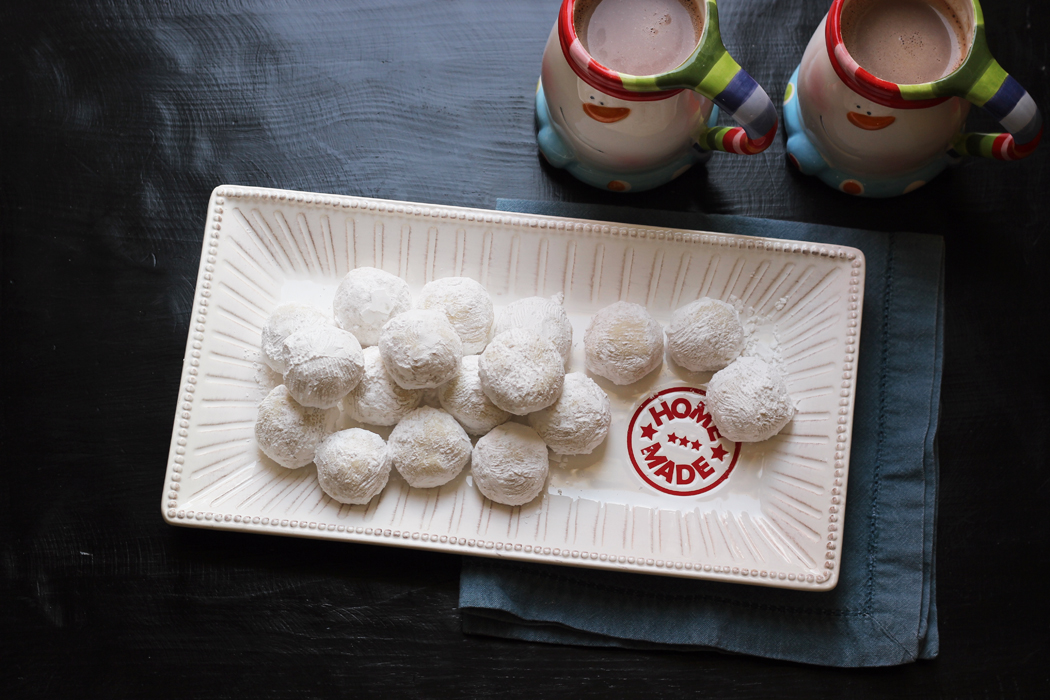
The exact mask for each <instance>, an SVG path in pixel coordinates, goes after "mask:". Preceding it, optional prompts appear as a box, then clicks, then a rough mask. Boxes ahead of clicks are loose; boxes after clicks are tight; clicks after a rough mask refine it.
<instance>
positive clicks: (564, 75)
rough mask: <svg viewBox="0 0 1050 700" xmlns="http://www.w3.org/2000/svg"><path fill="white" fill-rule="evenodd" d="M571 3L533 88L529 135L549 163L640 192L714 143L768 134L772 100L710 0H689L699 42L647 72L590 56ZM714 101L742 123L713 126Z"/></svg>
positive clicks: (754, 142)
mask: <svg viewBox="0 0 1050 700" xmlns="http://www.w3.org/2000/svg"><path fill="white" fill-rule="evenodd" d="M576 1H577V0H563V2H562V5H561V11H560V12H559V14H558V19H557V21H556V22H555V24H554V28H553V29H552V30H551V34H550V38H549V39H548V40H547V47H546V49H545V50H544V52H543V67H542V72H541V76H540V81H539V83H538V85H537V89H536V120H537V126H538V134H537V141H538V142H539V147H540V151H541V152H542V153H543V155H544V157H545V158H546V159H547V160H548V161H549V162H550V163H551V164H552V165H554V166H555V167H558V168H565V169H566V170H568V171H569V172H570V173H571V174H572V175H574V176H575V177H576V178H577V179H579V180H582V181H583V182H586V183H587V184H589V185H593V186H595V187H599V188H602V189H607V190H612V191H615V192H624V191H628V190H631V191H640V190H647V189H650V188H653V187H656V186H658V185H662V184H664V183H665V182H669V181H670V180H673V179H674V178H676V177H678V176H679V175H681V174H682V173H684V172H685V171H686V170H688V169H689V168H690V167H691V166H692V165H694V164H696V163H699V162H703V161H705V160H707V158H709V157H710V154H711V152H712V151H725V152H729V153H739V154H743V155H753V154H755V153H761V152H762V151H764V150H765V149H766V148H767V147H768V146H769V144H770V143H772V142H773V136H774V135H775V134H776V131H777V112H776V108H775V107H774V106H773V103H772V101H771V100H770V99H769V97H768V96H767V95H766V92H765V91H764V90H763V89H762V88H761V87H760V86H759V85H758V83H756V82H755V81H754V79H752V78H751V76H750V75H748V74H747V73H746V72H745V71H743V70H742V69H741V68H740V66H739V65H738V64H737V62H736V61H734V60H733V58H732V57H731V56H730V55H729V53H728V52H727V51H726V49H725V47H724V46H723V45H722V37H721V34H720V33H719V29H718V10H717V8H716V6H715V0H706V2H705V0H689V1H690V2H696V3H697V9H698V10H699V11H700V13H701V16H702V18H703V31H702V34H701V37H700V41H699V44H698V45H697V47H696V49H695V50H694V51H693V53H692V55H691V56H690V57H689V58H688V59H686V61H685V62H684V63H682V64H681V65H680V66H678V67H677V68H674V69H673V70H670V71H667V72H665V73H660V74H658V75H648V76H636V75H627V74H624V73H618V72H616V71H614V70H611V69H609V68H607V67H606V66H603V65H602V64H600V63H599V62H598V61H596V60H595V59H594V58H593V57H591V55H590V54H589V53H588V52H587V50H586V49H585V48H584V47H583V44H582V42H581V41H580V39H579V38H578V37H577V36H576V28H575V26H574V25H573V12H574V9H575V5H576ZM716 105H717V107H716ZM718 107H720V108H721V109H722V110H724V111H726V112H727V113H728V114H729V115H730V116H731V117H732V118H733V119H734V120H735V121H736V123H737V124H739V125H740V126H737V127H732V128H729V127H717V126H714V124H715V122H716V121H717V118H718V111H719V110H718Z"/></svg>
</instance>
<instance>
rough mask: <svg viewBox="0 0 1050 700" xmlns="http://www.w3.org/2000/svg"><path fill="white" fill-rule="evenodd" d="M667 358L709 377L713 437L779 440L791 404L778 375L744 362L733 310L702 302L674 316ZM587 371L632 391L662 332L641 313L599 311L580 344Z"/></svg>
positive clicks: (619, 306)
mask: <svg viewBox="0 0 1050 700" xmlns="http://www.w3.org/2000/svg"><path fill="white" fill-rule="evenodd" d="M666 336H667V352H668V354H670V356H671V358H672V359H673V360H674V361H675V363H677V364H678V365H680V366H681V367H683V368H685V369H687V370H690V371H693V372H714V375H713V376H712V377H711V379H710V381H709V382H708V383H707V392H706V394H707V395H706V398H705V400H704V402H705V404H706V405H707V408H708V410H709V411H710V412H711V418H712V419H713V420H714V423H715V426H716V427H717V428H718V430H719V432H720V433H721V434H722V435H723V436H725V437H727V438H729V439H730V440H733V441H735V442H761V441H763V440H768V439H769V438H771V437H773V436H774V435H776V434H777V433H779V432H780V431H781V430H782V429H783V428H784V426H785V425H787V424H788V422H789V421H790V420H791V418H792V417H794V415H795V404H794V401H793V400H792V398H791V396H790V395H789V393H788V388H787V383H786V381H785V378H784V375H783V373H782V372H781V371H780V370H779V369H778V367H777V366H776V365H774V364H772V363H770V362H767V361H766V360H764V359H761V358H759V357H756V356H747V355H744V354H743V353H744V352H745V346H746V341H747V332H746V331H745V328H744V324H743V323H742V322H741V319H740V313H739V311H737V309H736V308H734V307H733V306H731V305H729V304H727V303H725V302H723V301H719V300H717V299H711V298H709V297H703V298H701V299H698V300H696V301H694V302H692V303H690V304H686V305H685V306H683V307H681V308H679V309H677V310H676V311H675V312H674V314H673V315H672V316H671V323H670V325H669V326H668V328H667V333H666ZM584 346H585V349H586V361H587V369H588V370H590V371H591V372H592V373H593V374H597V375H599V376H601V377H605V378H606V379H608V380H609V381H611V382H613V383H614V384H619V385H627V384H633V383H635V382H637V381H639V380H641V379H642V378H643V377H645V376H646V375H648V374H649V373H650V372H652V371H654V370H655V369H656V368H658V367H659V366H660V364H661V362H662V361H663V354H664V330H663V329H662V328H661V327H660V324H659V323H658V322H657V321H656V320H655V319H654V318H653V317H652V316H651V315H650V314H649V312H648V311H647V310H646V309H645V307H644V306H641V305H639V304H631V303H629V302H623V301H621V302H617V303H615V304H613V305H611V306H607V307H605V308H604V309H602V310H601V311H599V312H598V313H597V314H596V315H595V316H594V318H593V319H592V320H591V325H590V327H589V328H588V329H587V334H586V336H585V337H584Z"/></svg>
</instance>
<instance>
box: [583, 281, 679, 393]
mask: <svg viewBox="0 0 1050 700" xmlns="http://www.w3.org/2000/svg"><path fill="white" fill-rule="evenodd" d="M583 345H584V351H585V358H586V366H587V369H588V371H590V372H593V373H594V374H597V375H598V376H599V377H605V378H606V379H608V380H609V381H611V382H613V383H614V384H619V385H621V386H623V385H626V384H634V383H635V382H637V381H638V380H640V379H641V378H642V377H644V376H645V375H647V374H649V373H650V372H652V371H653V370H654V369H656V368H657V367H659V366H660V363H661V362H662V361H663V354H664V332H663V329H662V328H661V327H660V324H659V323H657V322H656V320H655V319H654V318H653V317H652V316H650V315H649V312H648V311H646V310H645V307H644V306H640V305H639V304H632V303H630V302H626V301H618V302H616V303H615V304H612V305H611V306H606V307H605V308H604V309H602V310H601V311H599V312H598V313H596V314H595V315H594V318H592V319H591V325H590V326H589V327H588V328H587V332H586V333H585V334H584V336H583Z"/></svg>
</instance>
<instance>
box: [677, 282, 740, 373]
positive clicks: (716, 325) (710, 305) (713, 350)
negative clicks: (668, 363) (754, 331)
mask: <svg viewBox="0 0 1050 700" xmlns="http://www.w3.org/2000/svg"><path fill="white" fill-rule="evenodd" d="M743 349H744V326H743V325H742V324H741V323H740V314H739V313H737V310H736V309H734V308H733V307H732V306H730V305H729V304H727V303H725V302H724V301H719V300H717V299H711V298H710V297H704V298H703V299H697V300H696V301H694V302H692V303H691V304H686V305H685V306H683V307H681V308H680V309H678V310H677V311H675V312H674V314H673V315H672V316H671V323H670V324H669V325H668V326H667V350H668V352H669V353H670V354H671V358H672V359H673V360H674V361H675V362H677V363H678V364H679V365H681V366H682V367H685V368H686V369H688V370H691V371H693V372H714V371H717V370H720V369H722V368H723V367H725V366H726V365H728V364H729V363H730V362H732V361H733V360H735V359H736V358H737V357H739V356H740V351H741V350H743Z"/></svg>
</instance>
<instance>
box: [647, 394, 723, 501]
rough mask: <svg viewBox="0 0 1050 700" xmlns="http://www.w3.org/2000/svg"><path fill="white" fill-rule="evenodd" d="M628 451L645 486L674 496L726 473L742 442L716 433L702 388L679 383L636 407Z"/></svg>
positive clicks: (697, 490)
mask: <svg viewBox="0 0 1050 700" xmlns="http://www.w3.org/2000/svg"><path fill="white" fill-rule="evenodd" d="M627 453H628V454H629V455H630V456H631V464H633V465H634V469H635V471H637V472H638V475H639V476H640V477H642V480H643V481H645V483H647V484H648V485H649V486H652V487H653V488H654V489H656V490H657V491H661V492H663V493H669V494H672V495H675V496H695V495H697V494H701V493H706V492H707V491H710V490H711V489H713V488H715V487H716V486H718V485H719V484H721V483H723V482H724V481H725V480H726V479H727V478H729V474H730V472H732V471H733V467H735V466H736V461H737V458H738V457H739V456H740V443H739V442H733V441H732V440H728V439H726V438H724V437H722V436H721V435H720V434H719V433H718V428H716V427H715V424H714V422H712V420H711V414H710V413H708V412H707V407H706V406H705V405H704V392H703V391H702V390H700V389H696V388H694V387H688V386H680V387H674V388H671V389H664V390H663V391H660V392H658V393H656V394H654V395H653V396H650V397H649V398H648V399H646V400H645V401H643V402H642V405H641V406H639V407H638V409H637V410H636V411H635V412H634V416H633V417H632V418H631V426H630V428H629V429H628V431H627Z"/></svg>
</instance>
